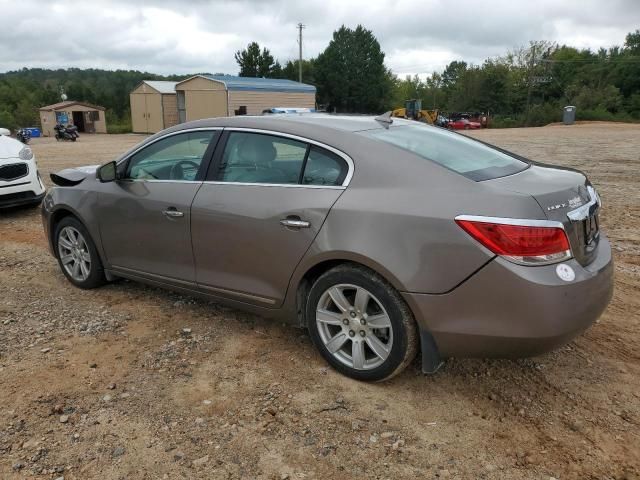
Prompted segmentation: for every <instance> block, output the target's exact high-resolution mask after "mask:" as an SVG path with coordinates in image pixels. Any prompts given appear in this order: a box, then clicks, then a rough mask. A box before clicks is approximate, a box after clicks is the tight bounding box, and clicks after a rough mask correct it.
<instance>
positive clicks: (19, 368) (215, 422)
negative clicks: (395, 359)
mask: <svg viewBox="0 0 640 480" xmlns="http://www.w3.org/2000/svg"><path fill="white" fill-rule="evenodd" d="M473 135H475V136H478V137H480V138H482V139H483V140H486V141H489V142H493V143H496V144H498V145H501V146H503V147H505V148H508V149H511V150H514V151H516V152H518V153H520V154H524V155H526V156H529V157H530V158H533V159H536V160H539V161H546V162H551V163H558V164H561V165H566V166H571V167H577V168H580V169H582V170H584V171H585V172H586V173H588V175H589V176H590V178H591V180H592V181H593V183H594V184H595V185H596V187H597V188H598V190H599V192H600V194H601V195H602V197H603V200H604V212H603V215H602V223H603V225H604V227H603V228H604V229H605V230H606V232H607V234H608V235H609V236H610V238H611V240H612V242H613V245H614V255H615V260H616V280H615V281H616V291H615V295H614V299H613V302H612V303H611V305H610V306H609V308H608V309H607V311H606V312H605V314H604V315H603V317H602V318H601V319H600V321H599V322H598V323H597V324H596V325H594V327H593V328H591V329H590V330H589V331H588V332H586V333H585V334H584V335H583V336H581V337H579V338H577V339H576V340H575V341H574V342H572V343H571V344H570V345H568V346H566V347H565V348H562V349H560V350H559V351H557V352H554V353H551V354H548V355H545V356H541V357H536V358H533V359H527V360H520V361H508V360H463V359H450V360H448V361H447V363H446V365H445V367H444V368H443V369H442V370H441V371H440V372H439V373H438V374H437V375H434V376H426V377H425V376H423V375H421V374H420V372H419V366H418V364H417V363H415V364H414V365H412V366H411V367H410V368H409V369H407V371H406V372H404V373H403V374H402V375H400V376H398V377H397V378H395V379H393V380H392V381H390V382H387V383H382V384H363V383H359V382H356V381H352V380H350V379H347V378H345V377H342V376H340V375H339V374H337V373H335V372H334V371H332V370H331V369H330V368H328V367H327V366H326V364H325V363H324V362H323V361H322V359H321V358H320V356H319V355H318V354H317V353H316V352H315V351H314V349H313V347H312V345H311V344H310V342H309V339H308V337H307V336H306V335H305V334H304V332H303V331H300V330H296V329H293V328H290V327H286V326H283V325H280V324H276V323H273V322H269V321H267V320H263V319H261V318H258V317H255V316H252V315H248V314H245V313H241V312H238V311H235V310H232V309H227V308H225V307H221V306H219V305H216V304H213V303H207V302H203V301H200V300H194V299H191V298H188V297H183V296H180V295H177V294H174V293H170V292H166V291H162V290H158V289H153V288H148V287H145V286H142V285H139V284H136V283H132V282H125V281H122V282H118V283H114V284H110V285H108V286H106V287H104V288H101V289H98V290H93V291H81V290H78V289H75V288H73V287H72V286H71V285H70V284H69V283H68V282H67V281H65V279H64V277H63V276H62V274H61V273H60V271H59V269H58V267H57V264H56V262H55V261H54V259H53V258H52V257H51V256H49V254H48V251H47V248H46V245H45V241H44V238H43V235H42V228H41V224H40V217H39V212H38V211H37V210H36V209H29V208H22V209H14V210H9V211H4V212H0V288H1V291H2V295H0V385H1V386H2V388H1V389H0V478H2V479H14V478H24V477H35V478H47V479H59V478H64V479H67V480H69V479H82V480H84V479H94V478H96V479H98V478H99V479H157V478H171V479H174V478H207V479H209V478H215V479H217V478H229V479H239V478H259V479H287V478H289V479H325V478H335V479H342V478H344V479H347V478H355V477H359V478H379V479H387V478H388V479H399V478H459V479H469V478H480V479H505V478H518V479H545V480H549V479H551V478H556V479H565V478H566V479H638V478H640V434H639V432H638V425H639V424H640V353H639V352H640V341H639V340H640V324H639V323H640V322H639V320H640V314H639V310H640V256H639V253H640V221H639V217H640V194H639V191H638V185H639V180H640V154H639V152H640V126H634V125H610V124H590V125H580V126H573V127H563V126H550V127H544V128H535V129H533V128H532V129H513V130H487V131H480V132H474V133H473ZM141 139H142V137H140V136H135V135H110V136H107V135H103V136H90V135H84V136H82V137H81V139H80V141H79V142H78V143H75V144H71V143H56V142H55V141H52V140H51V139H34V140H33V149H34V151H35V152H36V155H37V157H38V161H39V165H40V169H41V171H42V173H43V174H44V175H43V176H46V177H48V174H49V173H50V172H53V171H57V170H60V169H62V168H64V167H68V166H73V165H85V164H96V163H101V162H104V161H106V160H109V159H111V158H113V157H114V156H116V155H117V154H118V153H120V152H122V151H124V150H125V149H127V148H128V147H129V146H132V145H134V144H135V143H137V142H138V141H140V140H141Z"/></svg>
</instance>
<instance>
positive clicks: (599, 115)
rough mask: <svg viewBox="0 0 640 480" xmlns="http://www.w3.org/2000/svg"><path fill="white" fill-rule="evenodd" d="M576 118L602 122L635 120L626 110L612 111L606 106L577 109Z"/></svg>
mask: <svg viewBox="0 0 640 480" xmlns="http://www.w3.org/2000/svg"><path fill="white" fill-rule="evenodd" d="M576 120H592V121H600V122H633V121H634V119H633V118H632V117H631V115H629V114H628V113H626V112H618V113H611V112H610V111H609V110H607V109H606V108H604V107H596V108H593V109H580V108H578V109H576Z"/></svg>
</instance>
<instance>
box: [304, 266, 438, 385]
mask: <svg viewBox="0 0 640 480" xmlns="http://www.w3.org/2000/svg"><path fill="white" fill-rule="evenodd" d="M345 264H351V265H357V266H360V267H364V268H366V269H368V270H371V271H372V272H373V273H375V274H376V275H378V276H380V277H381V278H382V279H383V280H385V281H386V282H387V283H388V284H389V285H391V286H392V287H393V288H395V289H396V291H397V292H398V293H400V297H401V299H402V301H403V302H404V303H405V305H406V306H407V309H408V310H409V311H410V312H411V314H412V315H413V319H414V321H415V323H416V326H417V328H418V333H419V338H420V343H419V349H418V355H420V357H421V366H422V372H423V373H424V374H434V373H436V372H437V371H438V370H439V369H440V367H441V366H442V365H443V362H442V359H441V357H440V353H439V350H438V345H437V344H436V342H435V339H434V338H433V336H432V335H431V333H430V332H429V331H427V330H426V329H425V328H424V327H423V325H422V322H420V321H419V319H418V318H417V316H416V309H415V305H412V304H411V302H407V299H406V298H405V297H404V295H402V292H403V287H402V283H401V282H400V281H399V280H398V279H397V278H396V277H395V276H394V275H393V274H392V273H391V272H389V271H388V270H387V269H385V268H384V267H382V266H381V265H379V264H377V263H376V262H372V261H371V260H370V259H361V257H360V256H359V255H353V254H352V255H336V256H330V257H329V258H324V257H323V258H319V259H316V261H315V262H311V263H308V264H305V266H304V268H299V269H298V270H300V271H301V272H300V273H298V276H297V280H296V282H295V285H296V289H295V295H294V301H295V307H294V308H295V312H296V316H297V322H298V325H299V326H300V327H303V328H306V327H307V318H306V302H307V298H308V296H309V291H310V289H311V286H312V285H313V283H314V282H315V280H316V279H318V278H319V277H320V276H321V275H322V274H324V273H325V272H327V271H329V270H331V269H332V268H335V267H337V266H339V265H345Z"/></svg>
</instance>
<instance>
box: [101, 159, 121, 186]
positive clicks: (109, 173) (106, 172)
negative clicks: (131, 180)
mask: <svg viewBox="0 0 640 480" xmlns="http://www.w3.org/2000/svg"><path fill="white" fill-rule="evenodd" d="M116 172H117V169H116V162H109V163H107V164H105V165H102V166H101V167H100V168H98V173H97V176H98V180H100V181H101V182H102V183H106V182H113V181H114V180H116V178H117V174H116Z"/></svg>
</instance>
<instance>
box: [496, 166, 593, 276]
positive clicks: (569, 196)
mask: <svg viewBox="0 0 640 480" xmlns="http://www.w3.org/2000/svg"><path fill="white" fill-rule="evenodd" d="M487 183H491V184H492V185H493V186H495V187H499V188H504V189H507V190H511V191H513V192H518V193H524V194H529V195H531V196H532V197H533V198H534V199H535V200H536V202H538V204H539V205H540V208H542V210H543V212H544V213H545V215H546V217H547V219H548V220H553V221H557V222H561V223H562V224H563V225H564V229H565V231H566V232H567V237H568V238H569V242H570V244H571V251H572V253H573V256H574V257H575V259H576V260H577V261H578V262H579V263H580V264H581V265H583V266H584V265H588V264H589V263H591V261H592V260H593V258H594V256H595V252H596V249H597V246H598V241H599V221H598V212H599V206H600V202H599V199H598V197H597V194H596V192H595V190H594V189H593V187H592V186H591V184H590V183H589V181H588V180H587V178H586V176H585V175H584V174H582V173H580V172H578V171H576V170H570V169H565V168H558V167H548V166H542V165H535V164H534V165H532V166H531V167H529V168H528V169H526V170H523V171H522V172H519V173H517V174H514V175H510V176H508V177H502V178H497V179H494V180H488V181H487Z"/></svg>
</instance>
